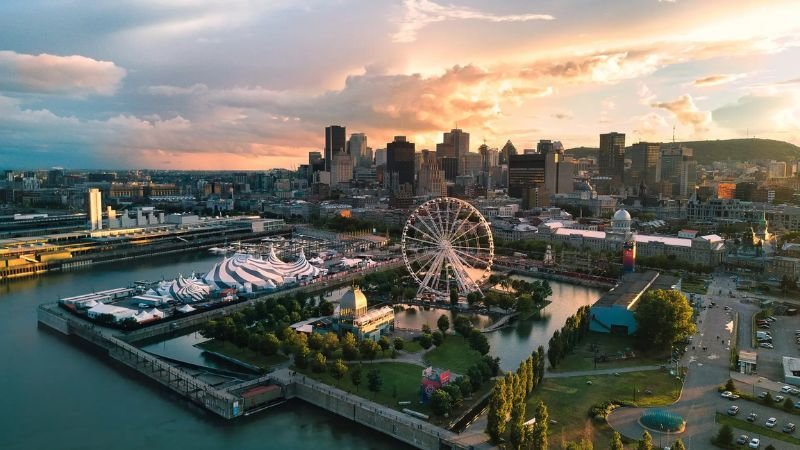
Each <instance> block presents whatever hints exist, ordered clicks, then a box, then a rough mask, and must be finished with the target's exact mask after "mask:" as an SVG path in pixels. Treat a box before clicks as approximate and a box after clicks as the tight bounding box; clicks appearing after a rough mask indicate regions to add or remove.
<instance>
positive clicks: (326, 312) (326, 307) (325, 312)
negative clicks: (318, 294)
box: [319, 301, 335, 316]
mask: <svg viewBox="0 0 800 450" xmlns="http://www.w3.org/2000/svg"><path fill="white" fill-rule="evenodd" d="M334 308H335V307H334V305H333V303H331V302H329V301H323V302H322V303H320V305H319V315H320V316H332V315H333V311H334Z"/></svg>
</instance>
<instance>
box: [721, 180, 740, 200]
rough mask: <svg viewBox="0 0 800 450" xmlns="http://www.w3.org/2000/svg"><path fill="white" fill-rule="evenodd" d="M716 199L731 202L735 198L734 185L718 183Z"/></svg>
mask: <svg viewBox="0 0 800 450" xmlns="http://www.w3.org/2000/svg"><path fill="white" fill-rule="evenodd" d="M717 198H724V199H727V200H731V199H734V198H736V183H720V184H718V185H717Z"/></svg>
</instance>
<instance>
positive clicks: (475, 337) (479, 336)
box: [469, 328, 489, 355]
mask: <svg viewBox="0 0 800 450" xmlns="http://www.w3.org/2000/svg"><path fill="white" fill-rule="evenodd" d="M469 346H470V347H472V348H473V349H475V350H477V351H478V353H480V354H481V355H485V354H487V353H489V339H487V338H486V335H485V334H483V333H481V331H480V330H479V329H477V328H473V329H472V331H470V333H469Z"/></svg>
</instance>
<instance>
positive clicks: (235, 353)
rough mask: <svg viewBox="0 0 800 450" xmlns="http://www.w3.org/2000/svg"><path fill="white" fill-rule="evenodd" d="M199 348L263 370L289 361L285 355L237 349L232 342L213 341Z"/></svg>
mask: <svg viewBox="0 0 800 450" xmlns="http://www.w3.org/2000/svg"><path fill="white" fill-rule="evenodd" d="M197 346H198V347H200V348H202V349H203V350H208V351H210V352H217V353H221V354H223V355H225V356H229V357H231V358H234V359H238V360H239V361H242V362H246V363H247V364H252V365H254V366H258V367H261V368H262V369H265V370H266V369H269V368H270V367H272V366H274V365H277V364H280V363H282V362H285V361H288V360H289V358H287V357H286V356H283V355H262V354H261V353H258V352H254V351H252V350H250V349H249V348H242V347H237V346H236V345H234V344H233V343H231V342H228V341H220V340H217V339H212V340H210V341H206V342H203V343H200V344H197Z"/></svg>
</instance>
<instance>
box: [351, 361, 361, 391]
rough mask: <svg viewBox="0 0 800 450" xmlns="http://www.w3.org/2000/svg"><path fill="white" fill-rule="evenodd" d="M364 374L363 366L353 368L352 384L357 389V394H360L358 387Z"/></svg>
mask: <svg viewBox="0 0 800 450" xmlns="http://www.w3.org/2000/svg"><path fill="white" fill-rule="evenodd" d="M362 372H363V370H362V369H361V364H359V365H357V366H355V367H353V369H352V370H350V382H351V383H353V386H355V387H356V392H358V386H359V385H360V384H361V377H362Z"/></svg>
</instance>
